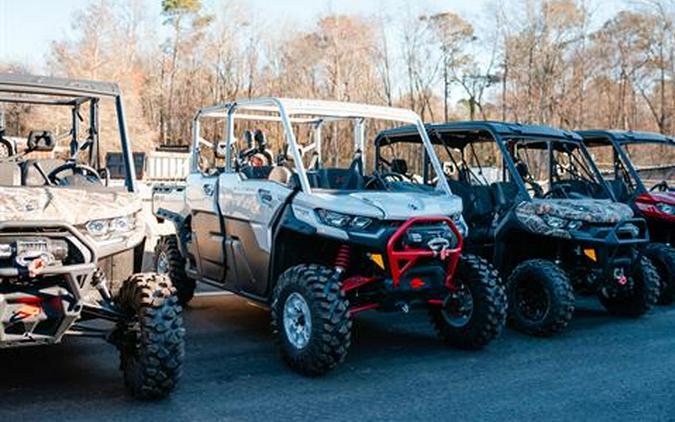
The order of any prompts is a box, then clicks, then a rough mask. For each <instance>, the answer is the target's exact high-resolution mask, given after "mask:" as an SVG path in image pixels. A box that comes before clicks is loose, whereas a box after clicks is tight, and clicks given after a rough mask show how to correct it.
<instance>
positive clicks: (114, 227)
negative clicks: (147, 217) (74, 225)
mask: <svg viewBox="0 0 675 422" xmlns="http://www.w3.org/2000/svg"><path fill="white" fill-rule="evenodd" d="M85 228H86V229H87V232H89V234H90V235H92V236H93V237H96V238H106V237H109V236H111V235H116V234H124V233H128V232H130V231H132V230H133V229H135V228H136V216H135V215H126V216H124V217H116V218H109V219H102V220H92V221H90V222H88V223H87V224H86V225H85Z"/></svg>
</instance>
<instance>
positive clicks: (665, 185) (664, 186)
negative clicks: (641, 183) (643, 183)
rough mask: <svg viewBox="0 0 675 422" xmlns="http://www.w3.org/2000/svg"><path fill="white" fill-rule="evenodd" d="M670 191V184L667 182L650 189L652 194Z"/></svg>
mask: <svg viewBox="0 0 675 422" xmlns="http://www.w3.org/2000/svg"><path fill="white" fill-rule="evenodd" d="M669 190H670V186H668V182H666V181H665V180H664V181H662V182H659V183H657V184H655V185H654V186H652V187H651V189H649V191H650V192H668V191H669Z"/></svg>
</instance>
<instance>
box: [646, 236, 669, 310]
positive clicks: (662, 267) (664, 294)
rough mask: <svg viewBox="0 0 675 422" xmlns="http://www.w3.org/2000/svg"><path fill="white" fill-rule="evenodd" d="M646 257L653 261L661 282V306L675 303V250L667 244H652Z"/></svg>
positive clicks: (647, 249)
mask: <svg viewBox="0 0 675 422" xmlns="http://www.w3.org/2000/svg"><path fill="white" fill-rule="evenodd" d="M645 256H646V257H647V258H649V259H650V260H651V261H652V264H654V267H656V271H657V272H658V273H659V280H660V281H661V293H660V295H659V304H660V305H670V304H671V303H673V302H675V249H674V248H673V247H672V246H670V245H667V244H665V243H651V244H650V245H649V246H647V248H646V250H645Z"/></svg>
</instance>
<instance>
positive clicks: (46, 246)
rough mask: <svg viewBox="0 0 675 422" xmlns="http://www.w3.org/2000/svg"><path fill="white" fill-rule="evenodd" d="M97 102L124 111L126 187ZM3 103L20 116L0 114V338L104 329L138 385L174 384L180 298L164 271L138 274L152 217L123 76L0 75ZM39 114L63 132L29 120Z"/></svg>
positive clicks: (45, 339) (27, 341) (164, 387)
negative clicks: (108, 159)
mask: <svg viewBox="0 0 675 422" xmlns="http://www.w3.org/2000/svg"><path fill="white" fill-rule="evenodd" d="M100 107H111V108H114V110H115V113H114V114H116V122H117V130H115V129H113V131H112V132H113V135H114V132H118V137H119V141H120V142H121V149H122V151H123V156H124V172H125V179H124V185H123V186H119V187H113V186H110V181H109V177H108V175H109V169H106V168H105V166H104V165H101V160H100V145H99V138H100V131H99V126H100V125H99V108H100ZM0 110H4V113H0V114H3V115H5V114H6V115H7V116H12V117H13V118H12V119H9V118H8V119H6V120H7V125H5V124H4V120H5V119H4V118H3V119H0V122H3V124H2V125H0V348H14V347H20V346H29V345H51V344H56V343H59V342H61V340H62V339H63V338H64V336H84V337H96V338H100V339H105V340H107V341H109V342H111V343H112V344H114V345H115V346H116V347H117V348H118V349H119V351H120V355H121V369H122V371H123V373H124V380H125V384H126V386H127V388H128V389H129V390H130V392H131V393H132V395H133V396H135V397H138V398H145V399H149V398H159V397H163V396H166V395H168V394H169V393H170V392H171V391H172V390H173V389H174V387H175V385H176V382H177V381H178V378H179V376H180V372H181V364H182V360H183V355H184V345H183V341H184V340H183V338H184V329H183V321H182V316H181V307H180V306H179V305H178V302H177V299H176V296H175V290H174V288H173V287H172V285H171V282H170V280H169V279H168V278H167V277H165V276H162V275H158V274H142V273H140V269H141V260H142V257H143V249H144V243H145V239H146V228H145V224H144V223H143V221H142V220H141V219H140V211H141V199H140V196H139V195H138V194H137V189H136V184H135V175H134V166H133V161H132V160H131V151H130V145H129V141H128V139H127V134H126V126H125V122H124V114H123V109H122V100H121V97H120V92H119V89H118V87H117V85H115V84H112V83H105V82H90V81H75V80H65V79H56V78H46V77H35V76H19V75H11V74H0ZM40 111H42V113H39V112H40ZM45 111H47V112H48V114H46V113H45ZM59 113H62V115H63V116H62V118H61V117H60V115H59ZM84 113H86V114H84ZM83 114H84V115H85V116H87V117H88V118H87V119H84V118H82V115H83ZM27 116H30V118H29V119H27V118H26V117H27ZM40 120H45V121H48V122H49V123H47V124H49V125H50V127H53V128H59V127H61V128H63V126H64V122H65V126H66V131H65V133H64V134H63V135H57V134H55V133H54V132H52V131H51V130H44V129H40V130H36V128H29V129H30V130H28V129H27V128H25V127H24V126H27V125H30V124H35V123H36V122H38V121H40ZM26 122H27V123H26ZM68 123H69V125H68ZM113 128H114V126H113ZM10 129H11V130H10ZM10 131H11V132H15V133H12V134H13V135H17V136H20V135H23V136H25V135H26V132H28V133H27V136H26V137H24V138H22V137H14V138H10V137H9V134H8V133H6V132H10ZM105 133H106V134H107V132H105ZM62 140H65V141H66V142H65V145H64V146H65V148H63V147H64V146H62V145H60V144H61V143H62V142H61V141H62ZM57 146H58V148H57ZM59 148H60V149H63V157H60V158H59V157H58V154H57V149H59ZM93 320H103V321H105V322H103V323H97V324H93Z"/></svg>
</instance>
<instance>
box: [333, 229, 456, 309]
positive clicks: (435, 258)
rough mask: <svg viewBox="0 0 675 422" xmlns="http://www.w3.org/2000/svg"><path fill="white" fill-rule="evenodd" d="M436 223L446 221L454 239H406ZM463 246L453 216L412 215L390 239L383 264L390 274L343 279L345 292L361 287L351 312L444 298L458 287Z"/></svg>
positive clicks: (383, 270)
mask: <svg viewBox="0 0 675 422" xmlns="http://www.w3.org/2000/svg"><path fill="white" fill-rule="evenodd" d="M434 223H444V224H446V225H447V226H448V228H449V229H450V230H451V232H452V234H453V236H454V242H452V241H448V243H447V244H446V243H444V242H443V241H441V240H439V241H437V242H436V243H433V242H431V241H430V242H428V243H426V244H425V246H426V247H410V246H409V245H407V244H406V243H405V242H404V241H403V239H404V238H405V237H406V236H407V234H408V233H409V232H410V231H411V230H414V229H415V227H419V226H421V225H429V224H434ZM432 240H434V239H432ZM429 243H431V245H429ZM462 247H463V239H462V235H461V233H460V232H459V230H458V229H457V227H456V225H455V224H454V223H453V221H452V220H451V219H449V218H445V217H433V218H412V219H410V220H408V221H406V222H404V223H403V224H402V225H401V226H400V227H398V229H396V231H395V232H394V233H393V234H392V235H391V237H390V238H389V240H388V241H387V246H386V252H385V254H384V256H385V257H386V260H385V261H383V262H382V265H381V267H380V268H381V269H382V272H383V273H386V275H375V276H372V277H363V276H360V275H356V276H352V277H349V278H347V279H345V280H343V283H342V286H343V287H342V290H343V291H345V292H351V291H356V290H358V292H357V293H358V294H356V295H355V297H354V303H353V306H354V307H353V308H352V310H351V312H352V313H355V312H359V311H363V310H367V309H374V308H381V309H386V308H400V307H401V306H399V305H401V304H405V306H406V307H407V306H408V304H413V303H417V302H419V303H420V304H427V303H429V302H434V301H437V300H441V299H443V298H444V297H445V296H446V295H447V292H448V291H452V290H454V289H456V288H457V286H456V285H455V283H454V275H455V271H456V269H457V265H458V263H459V257H460V253H461V250H462ZM356 296H358V297H356Z"/></svg>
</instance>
